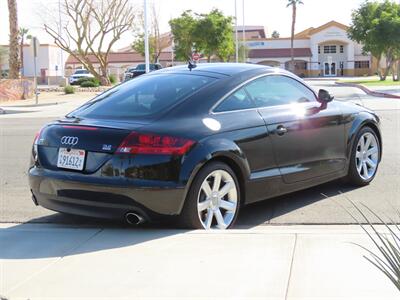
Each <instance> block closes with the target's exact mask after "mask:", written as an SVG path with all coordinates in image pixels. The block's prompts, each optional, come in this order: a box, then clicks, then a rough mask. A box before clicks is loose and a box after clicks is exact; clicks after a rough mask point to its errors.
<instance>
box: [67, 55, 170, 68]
mask: <svg viewBox="0 0 400 300" xmlns="http://www.w3.org/2000/svg"><path fill="white" fill-rule="evenodd" d="M171 55H172V54H171V52H162V53H161V55H160V61H170V60H171ZM88 58H89V60H90V61H91V62H92V63H98V60H97V58H96V57H95V56H94V55H93V54H89V55H88ZM108 62H109V63H137V62H144V57H143V56H142V55H140V54H139V53H136V52H111V53H110V54H109V55H108ZM79 63H80V62H79V61H78V60H77V59H76V58H75V57H73V56H72V55H70V56H69V57H68V59H67V62H66V64H67V65H68V64H79Z"/></svg>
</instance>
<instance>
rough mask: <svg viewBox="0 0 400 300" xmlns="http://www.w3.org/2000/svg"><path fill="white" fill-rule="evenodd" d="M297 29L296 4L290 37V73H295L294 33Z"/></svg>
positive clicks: (293, 7) (294, 5) (293, 6)
mask: <svg viewBox="0 0 400 300" xmlns="http://www.w3.org/2000/svg"><path fill="white" fill-rule="evenodd" d="M295 27H296V4H295V3H293V5H292V34H291V36H290V71H292V72H294V70H295V68H294V31H295Z"/></svg>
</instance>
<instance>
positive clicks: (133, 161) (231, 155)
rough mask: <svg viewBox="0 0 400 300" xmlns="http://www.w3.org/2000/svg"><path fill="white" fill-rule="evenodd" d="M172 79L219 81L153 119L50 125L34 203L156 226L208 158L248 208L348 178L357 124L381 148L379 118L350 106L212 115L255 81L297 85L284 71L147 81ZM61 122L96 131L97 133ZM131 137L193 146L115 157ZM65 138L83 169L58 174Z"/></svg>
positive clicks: (175, 207) (248, 68)
mask: <svg viewBox="0 0 400 300" xmlns="http://www.w3.org/2000/svg"><path fill="white" fill-rule="evenodd" d="M170 72H171V73H190V72H193V74H202V75H206V76H213V77H215V78H218V80H217V81H216V82H215V83H213V84H212V85H210V86H208V87H207V88H204V89H202V90H200V91H198V92H197V93H195V94H194V95H192V96H191V97H189V98H188V99H185V100H184V101H182V102H180V103H178V104H176V105H174V107H171V108H170V109H169V110H168V111H165V112H162V113H160V114H158V115H157V116H154V118H153V119H152V120H141V121H131V122H130V121H127V120H124V121H120V120H92V119H74V118H64V119H61V120H58V121H55V122H53V123H51V124H49V125H47V126H46V127H45V128H44V129H43V130H42V133H41V140H40V142H39V145H38V152H39V159H38V161H34V159H33V156H32V159H31V167H30V168H29V181H30V186H31V190H32V193H33V195H34V198H35V201H37V202H38V204H39V205H42V206H44V207H47V208H49V209H52V210H55V211H62V212H67V213H72V214H80V215H87V216H93V217H104V218H119V219H120V218H123V216H124V215H125V214H126V213H127V212H128V211H135V212H139V213H140V214H142V215H143V216H145V218H147V219H157V218H158V217H160V216H162V215H177V214H179V213H180V212H181V210H182V207H183V205H184V201H185V199H186V196H187V194H188V193H189V191H190V184H191V183H192V181H193V180H194V178H195V176H196V174H197V172H198V171H199V170H200V169H201V168H202V167H203V166H204V165H205V164H206V163H208V162H210V161H212V160H220V161H223V162H225V163H227V164H228V165H230V166H231V168H232V169H233V170H234V171H235V173H236V174H237V176H238V179H239V182H240V185H241V192H242V196H243V197H241V199H243V200H244V203H242V204H248V203H252V202H256V201H260V200H264V199H268V198H271V197H275V196H277V195H282V194H285V193H290V192H293V191H297V190H300V189H304V188H308V187H311V186H314V185H318V184H321V183H324V182H327V181H330V180H333V179H336V178H340V177H343V176H345V175H346V174H347V170H348V167H349V157H350V153H351V148H352V146H353V143H354V138H355V135H356V133H357V132H358V130H359V129H360V128H361V127H362V126H364V125H369V126H371V127H372V128H373V129H374V130H375V131H376V132H377V134H378V138H379V139H380V145H382V141H381V137H380V133H379V118H378V117H377V116H376V115H375V114H374V113H372V112H371V111H369V110H367V109H366V108H364V107H361V106H357V105H354V104H349V103H343V102H337V101H334V102H331V103H329V104H328V105H327V106H326V107H323V105H322V104H320V103H317V102H316V103H307V104H304V107H303V108H304V109H303V111H304V114H297V113H296V112H295V111H291V110H290V109H288V107H287V106H286V107H283V106H282V107H270V108H263V109H249V110H242V111H234V112H224V113H213V112H212V108H213V107H214V105H215V104H216V103H217V102H218V101H219V100H220V99H222V98H223V97H224V96H225V95H227V94H229V93H230V92H231V91H233V90H234V89H236V88H237V87H238V86H240V85H241V84H243V83H244V82H246V81H249V80H252V79H253V78H256V77H259V76H264V75H265V76H268V75H271V74H283V75H285V76H289V77H292V78H294V79H295V80H298V81H301V79H299V78H297V77H295V76H294V75H291V74H290V73H288V72H286V71H282V70H280V71H278V70H276V69H270V68H266V67H261V66H253V65H243V64H238V65H232V64H211V65H209V64H207V65H204V66H202V65H199V66H198V67H197V68H196V69H194V70H191V71H189V70H188V69H187V68H185V67H177V68H170V69H163V70H160V71H157V72H153V73H152V74H147V75H144V76H153V74H157V73H158V74H160V73H167V74H168V73H170ZM301 82H302V81H301ZM303 84H305V83H303ZM204 118H212V119H214V120H217V121H218V122H219V123H220V124H221V129H220V130H212V129H210V128H208V127H207V126H205V125H204V123H203V119H204ZM61 125H68V126H93V127H97V128H99V129H98V131H96V133H100V134H98V135H96V134H95V132H92V131H90V132H85V131H84V130H83V131H79V132H78V131H77V130H74V129H70V128H68V129H64V128H63V127H61ZM282 125H283V126H285V127H286V128H287V129H288V132H287V133H286V134H285V135H283V136H280V135H278V133H277V128H278V127H279V126H282ZM133 130H135V131H139V132H142V133H157V134H161V135H162V134H167V135H172V136H178V137H184V138H189V139H192V140H194V141H196V144H195V145H194V146H193V148H192V149H191V150H190V151H189V152H188V153H187V154H186V155H184V156H182V157H180V156H172V155H129V154H115V153H113V152H114V151H115V148H116V147H117V146H118V145H119V143H120V141H121V140H122V139H123V137H124V136H126V135H127V134H128V133H129V132H130V131H133ZM66 134H68V135H72V134H74V135H78V136H79V137H81V138H82V139H83V140H85V144H81V145H79V147H78V148H83V149H85V150H87V151H88V154H87V163H86V166H85V170H84V171H83V172H77V171H67V170H61V169H58V168H57V167H56V165H55V164H56V163H55V160H56V155H57V151H58V147H60V144H59V140H60V137H61V136H63V135H66ZM307 138H308V139H307ZM102 144H111V146H112V147H111V150H107V151H104V150H102V149H101V145H102ZM45 151H47V152H48V153H47V154H48V155H44V154H45ZM49 153H50V154H49Z"/></svg>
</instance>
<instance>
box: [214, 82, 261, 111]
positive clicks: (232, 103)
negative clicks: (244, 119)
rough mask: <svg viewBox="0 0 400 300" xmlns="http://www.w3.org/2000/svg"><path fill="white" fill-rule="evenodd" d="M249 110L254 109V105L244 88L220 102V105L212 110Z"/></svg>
mask: <svg viewBox="0 0 400 300" xmlns="http://www.w3.org/2000/svg"><path fill="white" fill-rule="evenodd" d="M249 108H254V104H253V102H252V101H251V99H250V98H249V96H248V95H247V93H246V91H245V90H244V88H241V89H239V90H237V91H236V92H234V93H233V94H231V95H230V96H228V98H226V99H225V100H224V101H222V103H221V104H220V105H218V106H217V107H216V108H215V109H214V112H223V111H234V110H240V109H249Z"/></svg>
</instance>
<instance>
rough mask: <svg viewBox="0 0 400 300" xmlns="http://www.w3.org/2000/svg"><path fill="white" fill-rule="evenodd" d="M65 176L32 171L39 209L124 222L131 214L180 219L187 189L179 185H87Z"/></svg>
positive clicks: (102, 182) (91, 182)
mask: <svg viewBox="0 0 400 300" xmlns="http://www.w3.org/2000/svg"><path fill="white" fill-rule="evenodd" d="M60 173H61V174H60ZM62 173H64V172H62V171H61V172H56V171H49V170H46V169H43V168H38V167H32V168H31V169H30V170H29V184H30V188H31V191H32V195H33V199H34V202H35V204H36V205H40V206H43V207H45V208H47V209H50V210H54V211H58V212H63V213H69V214H74V215H81V216H88V217H96V218H107V219H120V220H122V219H124V216H125V214H126V213H128V212H135V213H138V214H140V215H141V216H143V217H144V218H145V219H146V220H156V219H159V218H161V217H162V216H171V215H178V214H179V213H180V210H181V208H182V205H183V199H184V194H185V187H184V186H180V185H178V184H176V183H166V182H161V181H149V180H147V181H143V180H141V181H138V182H135V183H133V182H129V183H128V182H127V181H123V182H118V181H116V180H114V179H113V180H109V181H108V182H107V180H104V179H102V180H96V178H93V177H92V176H89V178H88V180H86V181H83V180H82V179H81V178H74V175H71V173H69V175H66V174H62ZM65 173H66V172H65ZM96 181H97V182H96ZM94 182H96V183H94Z"/></svg>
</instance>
